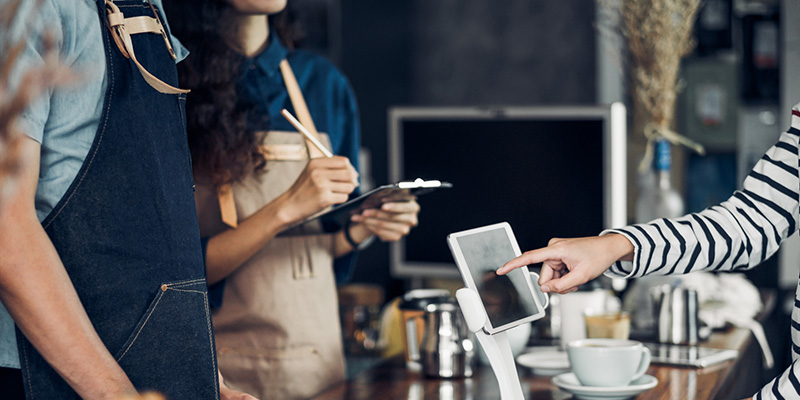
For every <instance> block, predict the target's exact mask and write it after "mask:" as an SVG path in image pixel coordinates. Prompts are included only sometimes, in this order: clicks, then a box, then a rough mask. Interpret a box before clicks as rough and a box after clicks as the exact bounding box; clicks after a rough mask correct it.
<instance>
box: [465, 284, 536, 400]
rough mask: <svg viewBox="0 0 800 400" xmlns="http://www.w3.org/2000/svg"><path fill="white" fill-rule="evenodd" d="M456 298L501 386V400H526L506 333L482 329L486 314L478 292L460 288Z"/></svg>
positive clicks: (468, 325)
mask: <svg viewBox="0 0 800 400" xmlns="http://www.w3.org/2000/svg"><path fill="white" fill-rule="evenodd" d="M456 299H457V300H458V305H459V307H461V312H462V313H463V314H464V320H465V321H466V322H467V328H469V330H470V331H472V332H473V333H475V336H476V337H477V338H478V342H480V344H481V346H482V347H483V351H484V352H485V353H486V358H488V359H489V364H490V365H491V366H492V370H494V375H495V377H497V385H498V386H500V399H501V400H525V396H524V395H523V394H522V385H521V384H520V382H519V375H517V365H516V364H515V363H514V356H513V355H512V354H511V345H510V344H509V343H508V335H507V334H506V332H498V333H495V334H488V333H486V331H484V330H483V326H484V324H485V323H486V318H487V317H486V312H485V311H484V308H483V303H481V299H480V297H478V292H476V291H475V290H473V289H469V288H461V289H458V291H456Z"/></svg>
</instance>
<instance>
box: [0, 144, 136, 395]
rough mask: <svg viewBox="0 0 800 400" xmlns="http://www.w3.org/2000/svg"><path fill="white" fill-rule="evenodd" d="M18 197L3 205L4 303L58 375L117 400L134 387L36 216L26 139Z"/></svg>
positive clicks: (34, 159)
mask: <svg viewBox="0 0 800 400" xmlns="http://www.w3.org/2000/svg"><path fill="white" fill-rule="evenodd" d="M21 150H22V153H21V155H22V160H23V166H22V171H21V174H20V176H19V179H18V187H17V188H16V191H15V193H13V194H12V195H11V196H10V197H7V198H6V199H5V200H4V201H5V202H4V203H3V204H2V205H0V254H2V257H0V301H2V302H3V305H4V306H5V307H6V308H7V309H8V312H9V313H10V314H11V317H12V318H13V319H14V321H15V322H16V324H17V326H19V328H20V330H21V331H22V332H23V333H24V334H25V336H26V337H27V338H28V340H30V341H31V343H32V344H33V345H34V346H35V347H36V349H37V350H38V351H39V352H40V353H41V354H42V356H43V357H44V358H45V360H47V362H49V363H50V365H52V366H53V368H55V370H56V371H57V372H58V373H59V374H60V375H61V376H62V377H63V378H64V379H65V380H66V381H67V383H69V385H70V386H71V387H72V388H73V389H75V391H76V392H78V394H79V395H80V396H81V397H82V398H87V399H115V398H118V397H120V396H121V395H122V394H124V393H128V392H135V389H134V387H133V384H132V383H131V382H130V380H129V379H128V377H127V376H126V375H125V372H124V371H123V370H122V368H120V367H119V365H118V364H117V362H116V361H115V360H114V358H113V356H112V355H111V354H110V353H109V352H108V350H107V349H106V347H105V346H104V345H103V342H102V341H101V340H100V337H99V336H98V335H97V332H95V330H94V327H93V326H92V323H91V322H90V321H89V317H88V316H87V315H86V312H85V311H84V309H83V305H82V304H81V302H80V299H79V298H78V295H77V293H76V292H75V288H74V287H73V286H72V282H71V281H70V279H69V276H68V275H67V273H66V271H65V269H64V266H63V265H62V264H61V260H60V259H59V256H58V254H57V253H56V250H55V248H54V247H53V244H52V243H51V242H50V239H49V237H48V236H47V234H46V233H45V231H44V229H42V225H41V224H40V223H39V220H38V218H37V216H36V210H35V207H34V195H35V193H36V186H37V184H38V176H39V152H40V145H39V143H37V142H36V141H34V140H32V139H29V138H25V139H23V144H22V149H21Z"/></svg>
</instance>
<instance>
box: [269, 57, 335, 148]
mask: <svg viewBox="0 0 800 400" xmlns="http://www.w3.org/2000/svg"><path fill="white" fill-rule="evenodd" d="M280 66H281V75H283V81H284V83H285V84H286V91H287V92H289V99H291V101H292V107H294V112H295V113H297V119H299V120H300V123H301V124H303V126H305V127H306V129H308V132H309V133H311V134H312V135H313V136H314V137H315V138H317V140H319V132H317V127H316V126H314V120H313V119H312V118H311V113H310V112H309V111H308V106H307V105H306V100H305V98H304V97H303V92H302V91H301V90H300V85H299V84H298V83H297V78H295V76H294V72H293V71H292V67H291V66H290V65H289V61H287V60H286V59H285V58H284V59H283V61H281V64H280ZM306 147H308V156H309V157H310V158H319V157H324V156H325V154H323V153H322V152H321V151H320V150H319V149H318V148H317V146H315V145H314V144H313V143H311V141H310V140H308V139H306Z"/></svg>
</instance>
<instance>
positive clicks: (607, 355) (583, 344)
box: [567, 339, 650, 387]
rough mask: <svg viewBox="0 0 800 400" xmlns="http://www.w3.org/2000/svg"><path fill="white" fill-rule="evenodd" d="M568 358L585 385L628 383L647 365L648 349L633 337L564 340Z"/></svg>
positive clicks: (638, 375) (576, 374) (644, 369)
mask: <svg viewBox="0 0 800 400" xmlns="http://www.w3.org/2000/svg"><path fill="white" fill-rule="evenodd" d="M567 357H568V358H569V364H570V366H571V367H572V372H573V373H574V374H575V376H576V377H577V378H578V380H579V381H580V382H581V384H583V385H584V386H606V387H612V386H614V387H620V386H627V385H628V384H629V383H631V382H632V381H635V380H636V379H639V378H641V377H642V376H643V375H644V373H645V372H646V371H647V368H648V367H649V366H650V350H648V349H647V347H645V346H644V345H642V343H641V342H637V341H635V340H620V339H582V340H574V341H572V342H569V343H567Z"/></svg>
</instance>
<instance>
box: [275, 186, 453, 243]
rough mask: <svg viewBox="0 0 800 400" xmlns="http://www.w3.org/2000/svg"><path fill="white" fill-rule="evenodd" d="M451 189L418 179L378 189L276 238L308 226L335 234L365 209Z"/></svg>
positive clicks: (304, 221) (324, 211)
mask: <svg viewBox="0 0 800 400" xmlns="http://www.w3.org/2000/svg"><path fill="white" fill-rule="evenodd" d="M451 187H453V185H452V184H451V183H449V182H442V181H438V180H430V181H426V180H422V179H416V180H414V181H408V182H397V183H392V184H389V185H383V186H379V187H377V188H375V189H372V190H370V191H369V192H367V193H364V194H362V195H361V196H358V197H356V198H354V199H350V200H348V201H347V202H344V203H342V204H337V205H335V206H333V207H331V208H330V209H327V210H322V211H320V212H318V213H316V214H314V215H311V216H310V217H308V218H306V219H304V220H302V221H299V222H297V223H295V224H294V225H292V226H290V227H289V228H286V229H285V230H284V231H283V232H281V233H280V234H279V236H285V235H291V234H294V233H296V232H303V231H304V228H303V227H305V226H309V225H312V224H319V226H320V227H321V228H322V231H323V232H325V233H334V232H338V231H340V230H342V228H344V227H345V226H346V225H347V222H348V221H350V217H351V216H352V215H354V214H358V213H360V212H361V211H363V210H366V209H368V208H380V206H381V204H383V203H386V202H392V201H408V200H411V199H412V198H414V197H416V196H421V195H423V194H426V193H430V192H433V191H434V190H436V189H440V188H451Z"/></svg>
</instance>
